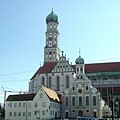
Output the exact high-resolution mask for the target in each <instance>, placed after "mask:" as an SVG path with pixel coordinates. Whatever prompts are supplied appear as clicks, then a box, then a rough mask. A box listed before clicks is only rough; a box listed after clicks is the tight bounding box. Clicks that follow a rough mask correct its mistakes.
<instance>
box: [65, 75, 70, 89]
mask: <svg viewBox="0 0 120 120" xmlns="http://www.w3.org/2000/svg"><path fill="white" fill-rule="evenodd" d="M65 82H66V88H69V85H70V80H69V76H68V75H67V76H66V81H65Z"/></svg>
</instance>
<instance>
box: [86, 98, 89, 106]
mask: <svg viewBox="0 0 120 120" xmlns="http://www.w3.org/2000/svg"><path fill="white" fill-rule="evenodd" d="M86 106H89V96H86Z"/></svg>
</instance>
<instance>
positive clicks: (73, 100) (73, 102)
mask: <svg viewBox="0 0 120 120" xmlns="http://www.w3.org/2000/svg"><path fill="white" fill-rule="evenodd" d="M72 106H75V96H73V97H72Z"/></svg>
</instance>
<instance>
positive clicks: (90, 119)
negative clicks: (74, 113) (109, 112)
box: [76, 116, 96, 120]
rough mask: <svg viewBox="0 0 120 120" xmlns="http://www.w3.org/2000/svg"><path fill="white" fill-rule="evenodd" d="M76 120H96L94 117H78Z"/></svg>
mask: <svg viewBox="0 0 120 120" xmlns="http://www.w3.org/2000/svg"><path fill="white" fill-rule="evenodd" d="M76 120H96V119H95V118H94V117H81V116H78V117H77V119H76Z"/></svg>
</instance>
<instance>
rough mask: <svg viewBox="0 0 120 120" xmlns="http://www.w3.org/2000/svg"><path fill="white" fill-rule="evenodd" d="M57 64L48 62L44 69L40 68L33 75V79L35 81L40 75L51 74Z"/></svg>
mask: <svg viewBox="0 0 120 120" xmlns="http://www.w3.org/2000/svg"><path fill="white" fill-rule="evenodd" d="M56 63H57V62H47V63H45V64H44V65H43V66H42V67H40V68H39V69H38V70H37V72H36V73H35V74H34V75H33V77H32V78H31V79H34V78H35V77H36V75H37V74H40V73H50V72H51V71H52V69H53V68H54V66H55V65H56Z"/></svg>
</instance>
